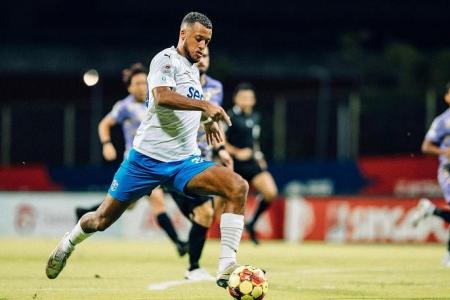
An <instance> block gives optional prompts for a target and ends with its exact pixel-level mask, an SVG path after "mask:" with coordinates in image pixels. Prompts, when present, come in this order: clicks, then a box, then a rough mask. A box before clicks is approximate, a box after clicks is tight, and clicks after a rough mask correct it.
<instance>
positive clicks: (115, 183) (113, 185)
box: [111, 179, 119, 192]
mask: <svg viewBox="0 0 450 300" xmlns="http://www.w3.org/2000/svg"><path fill="white" fill-rule="evenodd" d="M118 187H119V182H118V181H117V179H114V180H113V182H112V183H111V191H113V192H114V191H115V190H117V188H118Z"/></svg>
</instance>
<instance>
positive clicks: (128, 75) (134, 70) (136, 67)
mask: <svg viewBox="0 0 450 300" xmlns="http://www.w3.org/2000/svg"><path fill="white" fill-rule="evenodd" d="M142 73H143V74H146V75H147V69H146V68H145V67H144V65H143V64H141V63H135V64H132V65H131V66H130V67H129V68H126V69H123V71H122V81H123V83H125V85H126V87H129V86H130V84H131V79H133V77H134V76H135V75H137V74H142Z"/></svg>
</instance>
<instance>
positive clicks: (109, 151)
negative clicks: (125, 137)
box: [103, 143, 117, 161]
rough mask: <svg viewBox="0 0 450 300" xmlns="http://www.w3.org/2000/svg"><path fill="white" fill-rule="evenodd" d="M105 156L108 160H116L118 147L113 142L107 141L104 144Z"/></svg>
mask: <svg viewBox="0 0 450 300" xmlns="http://www.w3.org/2000/svg"><path fill="white" fill-rule="evenodd" d="M103 157H104V158H105V159H106V160H108V161H111V160H115V159H116V158H117V152H116V148H114V145H113V144H111V143H106V144H104V145H103Z"/></svg>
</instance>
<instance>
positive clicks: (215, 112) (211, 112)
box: [204, 102, 231, 126]
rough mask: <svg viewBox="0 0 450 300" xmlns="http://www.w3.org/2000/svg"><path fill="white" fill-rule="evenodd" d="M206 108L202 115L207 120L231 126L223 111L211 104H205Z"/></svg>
mask: <svg viewBox="0 0 450 300" xmlns="http://www.w3.org/2000/svg"><path fill="white" fill-rule="evenodd" d="M206 104H207V105H206V108H205V111H204V114H205V116H206V117H207V118H211V119H212V120H213V121H216V122H219V121H224V122H225V123H227V125H228V126H231V121H230V117H229V116H228V115H227V113H226V112H225V110H224V109H223V108H222V107H220V106H218V105H215V104H213V103H210V102H206Z"/></svg>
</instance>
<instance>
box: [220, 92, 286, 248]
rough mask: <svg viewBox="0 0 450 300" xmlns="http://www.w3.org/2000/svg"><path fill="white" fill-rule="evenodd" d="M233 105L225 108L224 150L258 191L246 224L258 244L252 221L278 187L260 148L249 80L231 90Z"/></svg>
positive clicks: (276, 191) (237, 169) (265, 206)
mask: <svg viewBox="0 0 450 300" xmlns="http://www.w3.org/2000/svg"><path fill="white" fill-rule="evenodd" d="M233 100H234V106H233V108H232V109H231V110H230V111H228V115H229V116H230V118H231V123H232V124H233V126H231V127H229V128H226V138H227V144H226V150H227V151H228V152H229V153H230V154H231V155H232V156H233V158H234V170H235V171H236V173H238V174H239V175H241V176H242V177H243V178H245V179H246V180H247V181H248V182H249V183H250V184H251V185H252V186H253V187H254V188H255V189H256V191H257V192H258V200H259V201H258V206H257V209H256V210H255V213H254V214H253V216H252V217H251V218H250V220H249V222H248V223H246V224H245V229H246V230H247V231H248V233H249V235H250V238H251V240H252V241H253V242H254V243H255V244H259V241H258V237H257V234H256V231H255V224H256V222H257V221H258V219H259V217H260V216H261V214H262V213H263V212H264V211H266V210H267V209H268V208H269V206H270V203H271V201H272V200H273V199H274V198H275V197H276V196H277V194H278V190H277V186H276V185H275V181H274V179H273V177H272V175H271V174H270V173H269V172H268V171H267V163H266V161H265V159H264V155H263V153H262V152H261V150H260V147H259V135H260V131H261V127H260V126H259V121H260V117H259V114H258V113H256V112H254V111H253V107H254V106H255V104H256V96H255V89H254V88H253V86H252V85H251V84H249V83H241V84H239V85H238V86H237V87H236V88H235V90H234V93H233Z"/></svg>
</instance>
